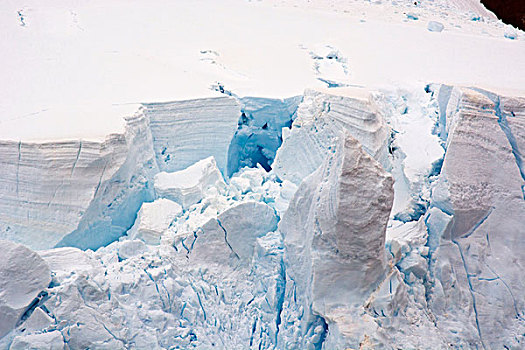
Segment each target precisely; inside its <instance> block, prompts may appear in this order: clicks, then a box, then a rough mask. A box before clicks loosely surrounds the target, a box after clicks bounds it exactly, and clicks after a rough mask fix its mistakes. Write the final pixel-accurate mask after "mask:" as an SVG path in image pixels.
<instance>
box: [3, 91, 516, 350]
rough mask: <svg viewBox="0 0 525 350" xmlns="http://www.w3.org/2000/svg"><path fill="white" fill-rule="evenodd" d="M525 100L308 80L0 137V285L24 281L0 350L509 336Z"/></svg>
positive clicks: (398, 344) (407, 342)
mask: <svg viewBox="0 0 525 350" xmlns="http://www.w3.org/2000/svg"><path fill="white" fill-rule="evenodd" d="M247 101H248V102H247ZM199 106H202V108H201V107H199ZM524 111H525V99H524V98H521V97H516V96H504V95H498V94H496V93H494V92H490V91H487V90H482V89H478V88H470V87H461V86H450V85H443V84H429V85H423V86H418V87H417V88H408V87H407V88H396V89H387V88H383V89H369V88H347V87H342V88H330V89H318V90H312V89H307V90H306V91H305V92H304V94H303V95H301V96H299V97H293V98H291V99H277V100H271V99H265V98H260V99H259V98H248V99H243V98H238V97H237V96H229V95H226V96H224V97H220V98H214V99H200V100H189V101H179V102H170V103H166V104H163V105H159V104H155V105H145V106H144V107H141V108H140V109H139V111H138V112H137V113H135V114H134V115H133V116H131V117H129V118H127V126H126V132H125V133H124V134H122V135H111V136H110V137H109V138H108V139H107V140H106V141H104V142H103V143H95V142H84V141H82V142H80V141H79V142H76V143H75V142H68V143H56V144H52V143H41V144H38V143H31V144H28V143H23V142H19V143H9V142H6V143H4V144H3V147H4V149H5V150H6V152H5V154H6V157H4V158H3V159H4V160H3V162H4V164H5V166H4V167H3V170H2V171H3V174H4V175H5V176H3V177H2V179H3V182H4V186H2V188H1V190H2V196H1V197H0V205H2V208H4V209H3V211H2V213H3V214H2V220H1V222H2V228H3V229H2V231H1V232H2V236H1V237H2V239H4V240H8V241H3V243H2V247H3V248H4V251H5V250H6V249H8V250H7V251H12V252H13V253H12V254H13V258H8V259H7V260H4V261H3V264H7V265H3V266H1V267H0V278H1V279H2V285H5V286H12V282H11V280H12V278H13V277H12V276H11V275H10V274H12V273H17V274H19V275H20V277H17V278H21V280H20V281H21V283H22V285H23V287H22V285H21V287H20V288H22V289H23V290H27V292H25V294H24V295H25V296H24V298H20V297H17V296H16V295H17V294H13V293H12V292H9V290H10V289H8V290H5V289H2V291H1V293H0V302H1V303H2V305H4V306H2V308H3V310H10V311H9V312H3V321H2V333H3V338H2V339H1V340H0V348H5V349H22V348H39V349H40V348H49V349H63V348H69V349H77V348H101V349H130V348H137V349H141V348H149V349H167V348H173V349H174V348H213V347H218V348H227V349H246V348H258V349H289V348H309V349H310V348H311V349H344V348H358V347H361V348H371V349H372V348H374V349H375V348H429V345H428V344H429V343H431V344H432V345H431V348H433V349H438V348H442V349H448V348H450V346H451V344H454V346H455V347H463V348H476V347H477V348H499V347H508V348H519V347H520V346H521V344H522V343H523V341H525V340H524V339H523V334H525V320H524V318H523V312H524V308H525V300H524V299H523V297H522V295H523V293H522V292H523V290H525V286H524V285H523V283H522V279H521V270H522V266H521V264H522V261H524V259H525V257H522V252H523V251H524V249H523V248H524V247H523V244H522V243H521V241H522V240H521V239H520V238H521V235H522V234H523V233H524V226H523V223H524V222H525V201H524V195H523V187H524V185H525V178H524V176H523V163H522V156H521V155H522V153H521V149H522V148H523V147H525V143H524V142H523V141H524V137H525V130H524V129H523V127H524V125H525V124H524V123H523V116H524V115H525V114H524V113H525V112H524ZM247 119H249V120H250V121H249V122H248V121H247ZM217 120H219V123H218V124H217V128H219V129H218V130H217V132H216V133H215V131H214V130H213V128H212V127H211V126H212V124H210V123H212V122H213V123H215V121H217ZM201 124H202V125H203V130H204V131H203V132H206V130H207V129H206V128H209V129H208V130H209V131H208V132H210V133H213V138H211V137H210V138H208V137H206V138H202V135H200V134H198V133H196V132H195V133H189V132H186V131H185V127H184V125H192V126H194V127H195V126H198V125H201ZM480 130H482V131H483V132H480ZM250 135H254V136H252V137H250ZM199 137H201V138H199ZM194 138H197V140H195V139H194ZM208 140H210V141H209V142H208ZM248 142H249V143H250V146H247V147H242V145H247V144H248ZM186 144H190V145H191V147H188V146H186ZM57 150H58V151H57ZM254 150H256V151H255V152H254ZM263 155H264V157H263ZM178 161H180V162H181V163H180V164H181V165H179V163H178ZM56 220H62V221H63V222H64V224H62V225H60V224H59V223H60V222H57V221H56ZM37 223H38V224H37ZM65 223H67V225H66V224H65ZM75 225H76V226H75ZM42 237H45V238H46V239H42ZM15 242H16V243H15ZM20 243H23V244H24V245H25V246H22V245H20ZM8 247H12V248H8ZM79 248H80V249H79ZM9 249H10V250H9ZM28 261H34V267H33V265H31V266H30V267H28V266H29V265H28ZM27 269H29V271H31V274H27V273H25V271H26V270H27ZM9 271H11V272H9ZM26 281H27V282H26ZM13 288H14V287H13ZM16 288H18V287H16ZM6 293H7V294H6ZM6 308H8V309H6Z"/></svg>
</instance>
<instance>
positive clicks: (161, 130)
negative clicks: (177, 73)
mask: <svg viewBox="0 0 525 350" xmlns="http://www.w3.org/2000/svg"><path fill="white" fill-rule="evenodd" d="M240 109H241V108H240V105H239V102H238V101H237V100H236V99H235V98H233V97H227V96H224V97H217V98H203V99H197V100H186V101H176V102H169V103H148V104H145V105H144V108H143V113H144V115H145V116H146V117H147V118H148V120H149V126H150V130H151V135H152V137H153V150H154V151H155V157H156V159H157V163H158V166H159V169H160V171H167V172H173V171H178V170H182V169H185V168H187V167H188V166H190V165H192V164H193V163H195V162H196V161H198V160H201V159H204V158H207V157H209V156H213V157H214V158H215V160H216V161H217V166H218V167H219V169H220V170H221V172H222V173H223V174H225V175H226V169H227V162H228V147H229V146H230V142H231V140H232V138H233V135H234V134H235V132H236V131H237V122H238V120H239V116H240V114H241V113H240Z"/></svg>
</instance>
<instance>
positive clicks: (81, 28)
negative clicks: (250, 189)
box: [0, 0, 525, 165]
mask: <svg viewBox="0 0 525 350" xmlns="http://www.w3.org/2000/svg"><path fill="white" fill-rule="evenodd" d="M418 3H419V4H418V5H417V6H416V5H413V2H412V1H410V2H408V1H398V2H396V4H395V5H394V4H391V3H390V2H387V1H384V2H381V3H380V2H377V1H372V2H369V1H361V0H358V1H335V0H331V1H316V2H313V3H312V2H307V1H301V0H290V1H270V0H265V1H260V2H249V1H243V0H225V1H220V2H217V1H211V0H197V1H191V2H183V1H177V2H168V1H161V0H158V1H155V2H153V3H150V2H141V1H131V2H130V1H122V0H115V1H111V2H107V1H101V0H96V1H90V2H86V1H80V2H79V1H73V0H59V1H54V2H53V4H47V3H46V4H44V3H42V2H39V1H32V0H26V1H23V2H22V3H20V2H19V1H11V0H8V1H3V2H2V4H1V5H0V6H1V9H2V10H1V11H0V16H1V17H0V31H1V32H2V33H3V35H2V36H1V38H0V40H1V46H2V47H5V48H6V49H5V50H2V52H1V53H0V61H1V62H2V65H1V68H0V69H1V74H0V75H1V76H2V80H3V84H2V86H1V87H0V89H1V90H0V99H1V100H0V123H1V124H0V125H1V127H0V139H9V140H15V141H18V140H24V141H29V140H33V141H34V140H57V139H61V140H63V139H68V140H70V139H78V138H82V139H90V140H100V139H104V138H105V136H106V135H108V134H109V133H112V132H122V131H123V128H124V122H123V119H122V118H123V117H125V116H126V115H130V114H132V113H133V112H134V111H135V110H136V109H137V108H138V106H139V105H140V103H141V102H164V101H172V100H183V99H193V98H200V97H210V96H218V94H219V92H217V91H215V89H214V88H213V87H214V86H217V83H220V84H221V85H222V86H224V87H225V88H226V89H227V90H228V91H232V92H234V93H235V94H237V95H238V96H258V97H273V98H283V97H290V96H296V95H300V94H302V92H303V90H304V89H305V88H306V87H322V86H326V85H327V84H328V83H327V82H326V81H327V80H328V81H331V80H333V78H334V77H336V78H337V79H336V80H337V83H340V84H351V85H362V86H379V85H385V84H386V85H391V84H400V83H407V82H414V81H418V82H423V83H428V82H437V83H439V82H441V83H449V84H451V85H474V86H478V87H482V88H485V89H489V90H498V91H506V92H509V91H521V90H522V89H523V79H524V74H525V73H524V72H525V63H524V60H522V59H516V58H517V57H523V56H524V55H525V46H524V45H523V41H522V40H523V39H525V35H519V34H517V36H518V38H517V39H518V40H509V39H507V38H505V37H504V30H505V28H504V27H503V25H502V24H501V23H499V22H497V21H495V20H494V19H492V18H493V15H492V16H491V15H490V14H488V13H487V11H486V10H484V9H482V8H481V7H480V5H479V2H477V1H468V2H463V1H435V2H433V1H422V2H418ZM463 4H467V5H463ZM458 8H459V10H458ZM466 11H468V12H466ZM472 11H474V12H472ZM19 12H20V13H22V18H23V20H22V19H21V17H20V15H19ZM407 12H415V13H417V14H418V16H419V20H418V21H409V22H406V16H405V15H404V13H407ZM472 13H474V14H475V16H477V17H476V18H478V19H480V20H475V21H473V20H470V17H471V14H472ZM430 20H438V21H441V22H443V24H444V25H445V27H446V30H444V31H443V32H442V33H440V34H438V35H436V33H432V32H429V31H428V30H427V29H426V26H427V22H428V21H430ZM516 33H517V32H516ZM326 46H329V47H331V48H332V49H331V50H330V51H335V52H338V53H339V56H338V58H337V59H336V60H334V61H335V62H330V63H326V62H325V61H332V60H331V59H323V60H319V59H317V58H315V56H316V54H315V52H320V53H323V52H324V51H326V50H318V48H319V47H321V48H322V47H326ZM316 50H317V51H316ZM312 53H314V54H312ZM319 61H322V62H319ZM318 63H322V64H321V66H320V67H319V69H318V68H316V67H318ZM343 66H344V67H343ZM487 67H490V69H488V68H487ZM334 71H335V75H334ZM323 81H325V82H323ZM28 96H30V98H28ZM50 125H53V127H49V126H50ZM188 165H189V164H188Z"/></svg>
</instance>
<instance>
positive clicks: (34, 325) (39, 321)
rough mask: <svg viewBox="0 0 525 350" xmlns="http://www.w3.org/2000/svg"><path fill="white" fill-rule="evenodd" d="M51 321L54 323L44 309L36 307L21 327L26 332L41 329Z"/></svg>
mask: <svg viewBox="0 0 525 350" xmlns="http://www.w3.org/2000/svg"><path fill="white" fill-rule="evenodd" d="M53 323H55V321H54V320H53V319H52V318H51V317H50V316H49V315H48V314H47V313H46V312H45V311H44V310H42V309H41V308H40V307H37V308H36V309H34V310H33V313H32V314H31V316H29V318H28V319H27V320H26V321H25V322H24V325H23V328H24V329H25V330H26V331H28V332H33V331H41V330H43V329H45V328H47V327H49V326H50V325H51V324H53Z"/></svg>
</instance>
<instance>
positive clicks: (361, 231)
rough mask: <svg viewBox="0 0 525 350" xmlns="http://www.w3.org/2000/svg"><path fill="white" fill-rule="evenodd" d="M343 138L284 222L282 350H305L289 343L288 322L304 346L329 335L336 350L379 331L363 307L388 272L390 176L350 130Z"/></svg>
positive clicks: (300, 191) (299, 192)
mask: <svg viewBox="0 0 525 350" xmlns="http://www.w3.org/2000/svg"><path fill="white" fill-rule="evenodd" d="M339 135H340V137H339V138H338V139H337V140H336V142H335V144H334V145H333V146H332V148H331V151H332V153H331V154H330V155H329V157H328V158H327V160H326V161H325V162H324V163H323V165H322V166H321V167H320V168H319V169H318V170H317V171H315V172H314V173H313V174H311V175H310V176H309V177H307V178H306V179H305V180H304V182H303V183H302V184H301V185H300V186H299V189H298V190H297V193H296V195H295V197H294V199H293V201H292V202H291V204H290V207H289V209H288V211H287V212H286V214H285V216H284V218H283V220H282V221H281V223H280V224H279V230H280V231H281V233H282V234H283V237H284V243H285V248H286V260H285V261H286V271H287V278H288V279H287V294H286V297H287V303H288V305H289V309H287V310H286V312H285V315H284V316H283V317H284V318H283V327H282V330H281V333H280V336H282V339H281V341H282V346H283V347H284V348H288V347H290V346H292V347H294V346H298V347H302V345H300V344H295V345H292V344H290V343H288V342H289V341H291V340H292V339H293V338H292V334H290V333H289V331H288V330H287V327H288V326H289V325H290V324H294V327H300V329H301V332H302V334H303V338H302V339H301V340H300V341H301V342H304V344H308V343H310V344H313V345H315V344H316V343H317V344H318V345H320V344H321V343H322V341H324V340H325V339H324V338H325V337H328V339H326V341H327V342H328V343H327V344H331V346H335V348H339V347H341V346H343V345H344V346H356V345H357V344H359V342H360V341H361V340H362V339H363V336H364V334H365V333H366V331H365V329H366V328H368V327H373V322H371V319H368V318H367V317H366V315H365V316H362V314H364V313H363V312H362V305H363V304H364V302H365V300H366V299H367V298H368V296H369V295H370V294H371V292H372V291H373V290H374V289H375V288H376V287H377V286H378V284H379V283H380V282H381V280H382V279H383V278H384V277H385V273H386V257H385V250H384V243H385V229H386V224H387V222H388V217H389V214H390V209H391V206H392V200H393V189H392V177H391V176H390V175H389V174H388V173H386V172H385V170H384V169H383V168H382V167H381V166H380V165H379V163H377V161H375V160H374V159H373V158H372V157H371V156H369V155H368V154H367V153H366V152H365V151H363V149H362V147H361V145H360V144H359V142H358V141H357V140H355V139H354V138H353V137H351V136H350V135H349V134H348V133H347V132H343V133H340V134H339ZM290 304H292V305H290ZM293 304H296V306H293ZM301 310H304V311H301ZM303 313H304V315H303ZM314 315H317V316H314ZM361 316H362V317H361ZM318 317H321V318H322V319H324V321H319V319H318ZM325 322H326V323H325ZM326 324H327V325H328V335H327V334H325V333H326ZM285 325H286V326H285ZM296 341H297V340H296ZM304 344H303V345H304Z"/></svg>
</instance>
